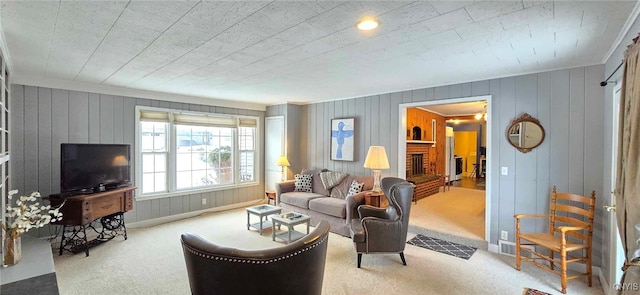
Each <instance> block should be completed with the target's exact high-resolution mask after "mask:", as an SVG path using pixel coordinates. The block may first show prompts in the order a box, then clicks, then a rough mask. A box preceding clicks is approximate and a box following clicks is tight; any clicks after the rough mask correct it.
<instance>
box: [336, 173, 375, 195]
mask: <svg viewBox="0 0 640 295" xmlns="http://www.w3.org/2000/svg"><path fill="white" fill-rule="evenodd" d="M354 180H355V181H357V182H359V183H364V187H363V188H362V191H368V190H371V189H372V188H373V176H354V175H349V176H347V177H345V178H344V179H343V180H342V181H341V182H340V183H339V184H338V185H336V186H335V187H333V189H332V190H331V197H332V198H338V199H345V198H347V194H348V193H349V187H351V183H352V182H353V181H354Z"/></svg>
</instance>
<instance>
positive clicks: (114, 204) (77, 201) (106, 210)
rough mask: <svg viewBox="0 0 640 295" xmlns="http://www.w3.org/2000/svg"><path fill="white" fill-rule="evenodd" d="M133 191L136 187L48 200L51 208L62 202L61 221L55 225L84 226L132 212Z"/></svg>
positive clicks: (52, 197) (53, 197) (54, 196)
mask: <svg viewBox="0 0 640 295" xmlns="http://www.w3.org/2000/svg"><path fill="white" fill-rule="evenodd" d="M135 189H136V187H125V188H120V189H115V190H111V191H106V192H100V193H95V194H88V195H78V196H73V197H67V198H61V197H59V196H56V195H52V196H50V197H49V199H50V201H51V205H52V206H53V207H57V206H60V204H62V203H63V202H64V205H63V206H62V208H61V209H60V212H62V220H61V221H59V222H56V224H63V225H72V226H76V225H85V224H89V223H91V222H92V221H94V220H96V219H98V218H101V217H104V216H107V215H111V214H114V213H119V212H127V211H129V210H132V209H133V191H134V190H135Z"/></svg>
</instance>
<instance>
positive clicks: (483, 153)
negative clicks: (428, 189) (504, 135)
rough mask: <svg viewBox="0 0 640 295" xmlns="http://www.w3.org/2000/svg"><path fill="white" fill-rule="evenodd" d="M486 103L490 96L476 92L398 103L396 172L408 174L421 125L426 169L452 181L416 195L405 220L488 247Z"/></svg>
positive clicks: (408, 177) (418, 229)
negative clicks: (471, 94)
mask: <svg viewBox="0 0 640 295" xmlns="http://www.w3.org/2000/svg"><path fill="white" fill-rule="evenodd" d="M490 103H491V96H476V97H465V98H457V99H446V100H438V101H429V102H419V103H408V104H402V105H400V116H399V117H400V130H401V132H400V135H401V136H400V137H399V140H398V141H399V146H398V150H399V153H398V167H399V168H398V171H399V174H402V172H403V171H404V172H405V173H404V174H405V175H404V177H405V178H407V179H408V180H410V181H411V179H412V177H411V174H412V173H414V171H415V168H414V167H411V166H412V164H413V163H414V162H415V161H413V160H409V159H410V158H411V159H413V158H414V157H413V155H412V153H413V150H414V148H413V147H412V144H415V143H417V142H416V140H415V139H414V137H415V134H413V133H414V132H413V130H417V129H416V128H415V127H416V125H420V126H419V127H421V128H420V130H422V135H421V137H422V138H423V139H424V138H426V139H428V140H426V141H425V140H422V141H423V142H425V143H424V144H426V145H428V146H429V148H428V157H429V161H428V162H427V163H428V164H427V166H428V169H429V170H428V172H430V173H431V174H435V175H443V176H446V177H445V178H444V179H446V180H447V181H449V183H450V184H451V188H450V190H445V189H444V187H443V188H442V189H440V190H438V192H437V193H433V194H431V195H429V196H427V197H418V198H417V199H418V201H417V202H415V203H414V205H413V207H412V212H411V218H410V219H409V223H410V226H411V227H412V228H414V229H417V232H418V233H419V232H420V230H421V229H424V230H428V231H430V232H433V233H435V234H442V235H443V237H445V239H446V237H450V238H454V239H449V240H453V241H454V242H461V243H463V244H468V245H470V246H476V247H477V246H478V245H479V244H483V245H484V246H480V247H481V248H485V249H486V247H487V244H488V241H489V228H490V223H491V220H490V217H491V216H490V212H491V210H490V206H491V202H490V198H489V196H490V195H491V193H490V191H491V186H490V183H491V182H490V170H491V168H490V166H491V165H490V161H489V160H490V159H491V155H490V153H491V148H490V146H489V143H490V140H489V139H490V130H491V128H490V124H491V120H490V118H491V117H490V113H489V110H490ZM476 117H479V118H476ZM429 122H433V124H432V125H431V126H433V128H431V127H430V128H427V131H426V132H425V128H424V126H422V125H426V124H427V123H429ZM429 130H432V131H431V132H429ZM427 142H428V143H427ZM400 177H403V176H402V175H400ZM456 238H459V239H461V240H462V241H461V240H456ZM465 240H466V241H468V242H467V243H465V242H464V241H465ZM474 240H475V242H474ZM476 242H482V243H479V244H478V243H476Z"/></svg>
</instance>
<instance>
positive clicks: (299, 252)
mask: <svg viewBox="0 0 640 295" xmlns="http://www.w3.org/2000/svg"><path fill="white" fill-rule="evenodd" d="M328 235H329V223H327V222H326V221H322V222H320V224H318V226H317V227H316V228H315V230H313V232H311V233H310V234H308V235H306V236H304V237H302V238H301V239H299V240H297V241H295V242H292V243H290V244H288V245H286V246H283V247H278V248H272V249H265V250H253V251H246V250H239V249H233V248H227V247H222V246H218V245H216V244H213V243H211V242H209V241H206V240H204V239H202V238H201V237H199V236H197V235H195V234H191V233H184V234H182V237H181V241H182V249H183V251H184V258H185V261H186V264H187V273H188V275H189V284H190V285H191V293H192V294H278V295H282V294H321V293H322V279H323V276H324V265H325V260H326V256H327V243H328V238H329V236H328Z"/></svg>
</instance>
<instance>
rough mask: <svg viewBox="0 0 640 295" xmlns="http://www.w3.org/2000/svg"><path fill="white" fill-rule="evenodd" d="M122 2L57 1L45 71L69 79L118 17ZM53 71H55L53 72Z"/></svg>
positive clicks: (122, 6) (123, 4)
mask: <svg viewBox="0 0 640 295" xmlns="http://www.w3.org/2000/svg"><path fill="white" fill-rule="evenodd" d="M126 4H127V3H126V2H95V3H88V2H67V1H64V2H61V3H60V11H59V13H58V21H57V23H56V30H55V33H54V36H53V40H52V41H51V54H50V55H49V60H48V62H47V75H48V73H49V72H51V73H52V74H53V75H54V76H55V77H57V78H62V79H73V78H75V76H76V75H77V74H78V73H79V72H80V70H81V69H82V67H83V66H84V64H85V63H86V62H87V60H88V59H89V58H90V56H91V54H92V53H93V51H94V50H95V49H96V48H97V47H98V45H100V43H101V42H102V40H103V39H104V38H105V36H106V35H107V33H108V32H109V30H110V29H111V26H112V25H113V24H114V23H115V21H116V20H117V19H118V16H119V15H120V13H122V11H123V9H124V8H125V6H126ZM54 73H55V74H54Z"/></svg>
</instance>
